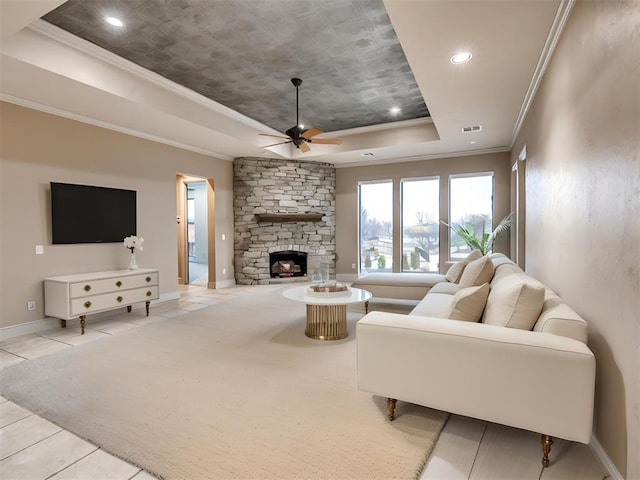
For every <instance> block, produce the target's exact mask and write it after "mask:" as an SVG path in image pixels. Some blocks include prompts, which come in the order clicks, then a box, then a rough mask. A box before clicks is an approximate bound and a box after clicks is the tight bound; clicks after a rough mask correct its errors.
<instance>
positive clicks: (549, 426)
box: [356, 312, 595, 443]
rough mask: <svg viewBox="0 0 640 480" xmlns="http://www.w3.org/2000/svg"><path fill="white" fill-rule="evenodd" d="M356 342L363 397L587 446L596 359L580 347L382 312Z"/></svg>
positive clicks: (541, 336)
mask: <svg viewBox="0 0 640 480" xmlns="http://www.w3.org/2000/svg"><path fill="white" fill-rule="evenodd" d="M356 340H357V376H358V388H359V389H360V390H363V391H367V392H371V393H373V394H376V395H381V396H384V397H389V398H394V399H398V400H403V401H407V402H410V403H416V404H418V405H424V406H426V407H431V408H435V409H438V410H444V411H447V412H451V413H456V414H460V415H465V416H469V417H474V418H479V419H483V420H488V421H491V422H496V423H500V424H504V425H509V426H513V427H517V428H523V429H526V430H531V431H534V432H539V433H543V434H547V435H551V436H555V437H559V438H564V439H567V440H574V441H579V442H582V443H588V442H589V440H590V437H591V428H592V421H593V399H594V383H595V359H594V356H593V353H592V352H591V351H590V350H589V348H588V347H587V346H586V345H585V344H584V343H581V342H579V341H577V340H574V339H570V338H566V337H561V336H558V335H553V334H547V333H537V332H531V331H525V330H517V329H510V328H505V327H496V326H492V325H485V324H482V323H471V322H461V321H456V320H448V319H441V318H435V317H421V316H407V315H400V314H392V313H385V312H372V313H369V314H368V315H366V316H364V317H363V318H362V319H361V320H360V321H359V322H358V323H357V326H356ZM399 414H401V411H399Z"/></svg>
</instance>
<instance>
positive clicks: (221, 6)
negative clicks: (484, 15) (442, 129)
mask: <svg viewBox="0 0 640 480" xmlns="http://www.w3.org/2000/svg"><path fill="white" fill-rule="evenodd" d="M108 15H113V16H116V17H118V18H121V19H122V20H123V21H124V23H125V26H124V27H123V28H120V29H118V28H114V27H111V26H109V25H107V24H106V23H105V22H104V17H106V16H108ZM43 18H44V20H47V21H48V22H50V23H52V24H54V25H56V26H58V27H60V28H62V29H64V30H67V31H69V32H71V33H73V34H75V35H77V36H79V37H82V38H84V39H86V40H88V41H90V42H93V43H95V44H97V45H99V46H101V47H103V48H105V49H106V50H109V51H111V52H113V53H115V54H117V55H119V56H121V57H124V58H126V59H128V60H130V61H132V62H134V63H137V64H139V65H141V66H143V67H145V68H147V69H149V70H152V71H154V72H156V73H158V74H159V75H162V76H163V77H166V78H168V79H170V80H172V81H174V82H176V83H179V84H181V85H184V86H185V87H187V88H190V89H191V90H194V91H196V92H198V93H200V94H202V95H204V96H206V97H208V98H211V99H212V100H215V101H216V102H219V103H221V104H223V105H225V106H227V107H229V108H231V109H233V110H235V111H237V112H240V113H242V114H244V115H246V116H248V117H250V118H253V119H255V120H257V121H259V122H261V123H263V124H265V125H268V126H270V127H272V128H275V129H276V130H279V131H282V132H283V131H285V130H286V129H288V128H290V127H292V126H294V125H295V115H296V112H295V88H294V87H293V85H292V84H291V81H290V79H291V78H292V77H299V78H301V79H302V80H303V83H302V86H301V87H300V121H301V123H304V124H305V126H306V127H311V126H313V127H316V128H319V129H321V130H324V131H333V130H342V129H347V128H354V127H360V126H366V125H375V124H380V123H388V122H393V121H399V120H408V119H414V118H421V117H425V116H428V115H429V112H428V110H427V106H426V105H425V102H424V99H423V98H422V95H421V93H420V90H419V89H418V86H417V84H416V82H415V79H414V77H413V73H412V72H411V69H410V68H409V65H408V63H407V60H406V58H405V56H404V53H403V51H402V47H401V46H400V43H399V41H398V39H397V37H396V34H395V32H394V30H393V27H392V25H391V23H390V21H389V18H388V16H387V13H386V11H385V9H384V5H383V4H382V0H69V1H67V2H66V3H64V4H62V5H61V6H60V7H59V8H57V9H56V10H54V11H52V12H50V13H49V14H47V15H46V16H44V17H43ZM393 106H397V107H400V108H401V109H402V110H401V113H400V114H398V115H396V116H392V115H391V114H390V113H389V109H390V108H391V107H393Z"/></svg>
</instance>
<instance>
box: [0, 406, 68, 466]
mask: <svg viewBox="0 0 640 480" xmlns="http://www.w3.org/2000/svg"><path fill="white" fill-rule="evenodd" d="M33 415H36V414H35V413H32V414H31V415H29V417H31V416H33ZM36 416H37V417H38V418H42V417H40V415H36ZM29 417H25V418H29ZM42 419H43V420H46V419H44V418H42ZM22 420H24V418H23V419H22ZM46 421H48V420H46ZM14 423H16V422H14ZM50 423H51V422H50ZM53 425H55V423H54V424H53ZM56 427H58V428H59V429H60V430H58V431H57V432H53V433H52V434H51V435H47V436H46V437H44V438H41V439H40V440H38V441H37V442H35V443H31V444H29V445H27V446H26V447H24V448H21V449H20V450H18V451H16V452H13V453H12V454H11V455H7V456H6V457H4V458H1V459H0V462H4V461H5V460H7V459H9V458H11V457H13V456H14V455H17V454H19V453H20V452H24V451H25V450H27V449H28V448H31V447H33V446H34V445H38V444H39V443H42V442H44V441H45V440H47V439H49V438H51V437H53V436H55V435H58V434H60V433H62V432H64V431H65V429H64V428H62V427H59V426H58V425H56ZM3 428H4V427H3Z"/></svg>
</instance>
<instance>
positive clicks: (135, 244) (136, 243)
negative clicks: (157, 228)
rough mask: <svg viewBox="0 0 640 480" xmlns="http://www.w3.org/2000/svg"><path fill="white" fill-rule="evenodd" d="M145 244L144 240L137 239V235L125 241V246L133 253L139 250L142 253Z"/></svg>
mask: <svg viewBox="0 0 640 480" xmlns="http://www.w3.org/2000/svg"><path fill="white" fill-rule="evenodd" d="M143 243H144V238H142V237H136V236H135V235H131V236H129V237H126V238H125V239H124V246H125V247H127V248H128V249H129V250H131V253H133V251H134V250H135V249H136V248H137V249H138V250H140V251H142V244H143Z"/></svg>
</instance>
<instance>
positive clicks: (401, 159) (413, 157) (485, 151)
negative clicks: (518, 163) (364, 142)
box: [325, 146, 511, 168]
mask: <svg viewBox="0 0 640 480" xmlns="http://www.w3.org/2000/svg"><path fill="white" fill-rule="evenodd" d="M510 151H511V147H509V146H504V147H495V148H484V149H480V150H464V151H459V152H444V153H433V154H429V155H407V156H405V157H394V158H384V159H380V160H364V161H357V162H348V163H337V164H334V166H335V167H336V168H350V167H368V166H371V165H386V164H389V163H401V162H417V161H420V160H437V159H440V158H456V157H468V156H471V155H486V154H489V153H502V152H510ZM325 161H327V162H329V163H332V162H331V161H329V160H325Z"/></svg>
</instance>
